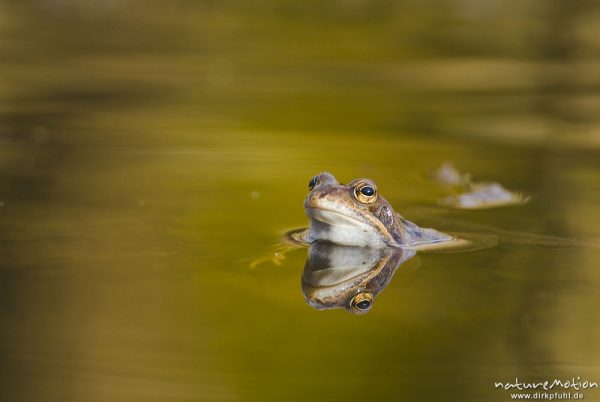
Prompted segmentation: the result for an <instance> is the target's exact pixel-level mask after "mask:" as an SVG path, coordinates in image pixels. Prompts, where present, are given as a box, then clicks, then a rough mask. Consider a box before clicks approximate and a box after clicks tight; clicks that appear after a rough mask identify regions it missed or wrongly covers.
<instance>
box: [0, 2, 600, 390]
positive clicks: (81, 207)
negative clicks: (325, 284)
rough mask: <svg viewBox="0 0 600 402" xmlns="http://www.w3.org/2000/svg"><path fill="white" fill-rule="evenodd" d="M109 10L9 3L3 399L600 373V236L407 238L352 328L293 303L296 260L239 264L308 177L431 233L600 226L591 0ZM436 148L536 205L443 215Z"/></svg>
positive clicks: (344, 319)
mask: <svg viewBox="0 0 600 402" xmlns="http://www.w3.org/2000/svg"><path fill="white" fill-rule="evenodd" d="M93 4H96V6H93ZM103 4H104V3H93V2H92V3H89V4H88V5H87V6H82V5H79V4H75V3H74V2H56V1H36V2H31V3H28V4H25V3H19V4H4V5H2V6H0V16H1V17H0V55H1V57H0V59H1V60H2V61H1V62H0V70H1V71H2V77H3V79H2V88H1V90H0V104H1V105H2V108H1V110H0V217H1V218H0V256H1V260H0V275H1V276H2V280H1V281H0V300H1V303H0V305H1V306H2V315H1V316H0V317H1V318H0V355H1V356H2V358H1V359H0V367H1V372H2V374H0V388H1V389H2V390H3V393H4V395H5V396H4V397H3V398H4V399H6V400H7V401H8V400H10V401H21V400H22V401H31V400H57V401H58V400H60V401H64V400H90V401H93V400H99V401H100V400H102V401H104V400H128V401H130V400H185V399H199V400H210V401H215V400H243V401H253V400H256V401H265V400H281V399H283V398H285V399H286V400H307V399H311V400H314V399H319V400H328V401H334V400H348V399H350V398H352V399H355V398H356V395H362V393H363V392H364V390H369V391H368V397H367V396H365V398H366V399H368V400H395V399H408V400H467V399H471V400H505V399H506V398H507V395H506V393H505V392H501V391H498V390H495V389H493V381H496V380H504V381H508V380H510V379H512V378H514V377H516V376H518V377H523V378H544V376H550V377H551V378H548V379H552V378H554V377H560V376H565V377H568V378H570V377H572V376H575V377H577V376H581V377H586V378H589V379H591V380H596V381H600V367H599V366H598V356H599V350H598V345H597V342H596V339H598V335H600V334H599V332H600V322H598V319H597V318H596V317H597V315H596V314H595V306H596V305H597V304H598V302H599V301H600V300H599V296H598V293H597V291H596V290H597V287H598V283H599V281H600V275H599V274H598V269H597V267H598V262H599V254H598V250H597V249H596V248H593V247H560V248H559V247H552V246H550V247H548V246H546V247H542V246H539V245H535V244H527V242H526V241H521V242H519V244H511V243H510V242H507V243H503V244H500V245H499V246H497V247H495V248H489V249H484V250H480V251H474V252H468V253H461V254H452V255H446V254H440V255H419V256H417V257H418V258H419V264H407V265H404V266H402V267H400V268H399V269H398V270H397V271H396V272H395V273H394V277H393V279H392V280H391V282H390V284H389V285H388V286H387V288H386V289H385V291H383V292H381V293H380V294H379V295H378V297H377V305H376V307H375V308H374V309H373V310H372V311H371V312H370V313H369V314H367V315H363V316H359V317H357V316H353V315H351V314H347V313H346V312H344V311H316V310H314V309H312V308H310V307H309V306H307V305H306V303H305V301H304V300H303V294H302V290H301V279H300V278H301V275H302V270H303V266H304V261H305V258H306V251H305V250H304V249H299V250H297V251H293V252H290V253H289V254H287V255H286V259H285V260H284V261H283V263H282V265H281V266H277V265H271V264H261V265H259V266H258V267H256V268H255V269H250V268H249V266H248V265H249V264H248V261H250V260H252V259H253V258H255V257H256V256H260V255H262V254H264V253H265V251H266V250H269V249H270V247H271V246H272V245H273V244H276V243H277V242H278V241H279V240H280V236H281V234H282V233H284V232H285V231H286V230H288V229H290V228H294V227H300V226H303V225H305V224H306V219H305V217H304V213H303V211H302V200H303V198H304V196H305V194H306V185H307V183H308V180H309V178H310V177H311V176H312V175H314V174H315V173H318V172H320V171H323V170H327V171H331V172H332V173H333V174H335V175H336V177H338V178H339V179H340V180H342V181H349V180H351V179H354V178H356V177H371V178H372V179H374V180H375V181H376V182H377V184H378V187H379V189H380V190H381V192H382V194H384V195H385V197H386V198H387V199H388V200H389V201H390V202H391V203H392V205H393V206H394V207H395V208H397V209H398V210H399V211H400V212H401V213H402V214H403V215H404V216H405V217H407V218H408V219H411V220H414V221H415V222H417V223H419V224H422V225H424V226H429V227H444V229H446V228H447V227H452V226H453V225H454V224H455V222H458V226H461V225H464V227H468V226H469V224H477V225H487V226H489V227H492V228H497V229H499V230H505V231H514V232H517V233H533V234H544V235H549V236H559V237H566V238H572V239H586V240H590V239H596V238H598V237H600V235H599V233H598V229H597V225H596V222H597V221H598V218H599V215H600V210H599V209H598V205H597V199H598V194H600V188H599V187H598V183H599V182H600V181H599V180H598V178H599V176H600V171H599V170H598V164H597V152H598V148H597V146H598V132H599V131H598V127H599V125H598V124H599V121H598V116H597V113H596V110H597V108H598V105H599V100H600V98H598V94H597V90H596V89H597V87H598V84H599V82H598V76H597V74H595V71H597V67H598V66H597V64H598V59H597V50H598V48H599V47H598V41H597V40H598V39H597V38H598V37H600V35H597V34H598V32H597V27H598V24H597V16H595V14H593V13H589V12H587V9H586V7H587V6H566V5H557V6H555V8H548V7H546V6H545V5H544V6H543V4H542V3H541V2H533V3H530V7H531V8H527V7H526V6H519V7H517V4H516V3H513V2H508V3H506V4H510V6H509V5H504V3H502V4H500V3H498V4H496V3H493V2H487V3H486V4H487V5H486V6H483V3H482V5H481V6H477V7H476V6H475V5H474V4H470V5H465V4H463V2H442V5H443V7H440V8H437V7H436V8H435V9H431V8H428V7H425V6H419V7H417V6H416V5H415V4H412V3H410V2H406V3H397V4H394V5H392V4H384V3H377V2H375V3H372V2H371V3H364V2H339V3H338V4H337V5H335V6H326V5H321V4H320V3H319V4H312V5H310V6H309V5H298V4H295V3H294V4H292V3H289V4H287V5H282V6H275V5H272V4H268V3H264V4H262V5H257V8H256V9H252V10H251V9H249V8H248V6H246V5H244V4H241V3H240V4H231V5H229V6H223V5H221V4H216V3H215V4H211V3H209V2H207V3H203V4H202V5H199V4H192V3H188V2H184V1H181V2H172V5H170V6H164V5H160V7H159V6H158V4H150V5H148V4H144V5H141V4H139V3H136V2H123V3H119V2H108V3H106V5H103ZM284 4H285V3H284ZM565 4H566V3H565ZM513 6H514V7H517V8H511V7H513ZM561 7H562V8H561ZM142 10H143V12H142ZM555 27H560V29H555ZM446 160H451V161H454V162H455V164H456V165H457V167H458V168H459V169H461V170H464V171H467V172H471V173H472V174H473V175H474V176H475V177H476V178H477V179H481V180H497V181H499V182H501V183H502V184H505V185H506V186H507V187H508V188H511V189H519V190H522V191H526V192H527V193H528V194H531V195H532V196H533V198H532V201H531V202H530V203H529V204H527V205H524V206H519V207H510V208H504V209H497V210H486V211H454V210H448V209H444V208H441V207H439V206H436V200H437V199H438V198H440V197H441V196H443V195H444V192H443V189H441V188H440V187H439V186H436V185H435V184H434V183H432V182H431V181H430V180H429V178H428V173H429V172H430V171H431V169H433V168H435V167H436V166H438V165H439V164H440V163H441V162H443V161H446ZM458 230H464V229H463V226H461V227H460V228H459V229H458ZM599 395H600V394H598V392H594V391H589V392H587V393H585V397H586V398H585V399H586V400H594V399H600V396H599Z"/></svg>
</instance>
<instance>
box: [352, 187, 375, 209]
mask: <svg viewBox="0 0 600 402" xmlns="http://www.w3.org/2000/svg"><path fill="white" fill-rule="evenodd" d="M354 194H355V195H356V198H357V199H358V200H359V201H360V202H364V203H365V204H370V203H372V202H374V201H375V200H376V199H377V189H376V188H375V187H374V186H372V185H370V184H366V183H363V184H359V185H358V186H356V188H355V189H354Z"/></svg>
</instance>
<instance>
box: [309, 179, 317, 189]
mask: <svg viewBox="0 0 600 402" xmlns="http://www.w3.org/2000/svg"><path fill="white" fill-rule="evenodd" d="M316 185H317V176H314V177H313V178H312V179H310V181H309V182H308V189H309V190H312V189H313V188H315V186H316Z"/></svg>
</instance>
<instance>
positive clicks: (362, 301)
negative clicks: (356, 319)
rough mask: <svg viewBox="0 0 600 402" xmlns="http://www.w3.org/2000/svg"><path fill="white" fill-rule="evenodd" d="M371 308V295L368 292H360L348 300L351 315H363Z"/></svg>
mask: <svg viewBox="0 0 600 402" xmlns="http://www.w3.org/2000/svg"><path fill="white" fill-rule="evenodd" d="M371 306H373V295H372V294H371V292H369V291H362V292H360V293H358V294H357V295H356V296H354V297H353V298H352V300H350V309H351V311H352V312H353V313H356V314H363V313H366V312H368V311H369V310H370V309H371Z"/></svg>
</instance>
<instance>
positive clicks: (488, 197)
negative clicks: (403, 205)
mask: <svg viewBox="0 0 600 402" xmlns="http://www.w3.org/2000/svg"><path fill="white" fill-rule="evenodd" d="M433 177H434V179H435V180H437V181H438V182H440V183H442V184H444V185H445V186H447V187H452V188H453V189H454V190H455V191H459V193H458V194H456V195H451V196H448V197H444V198H442V199H440V200H439V203H440V204H441V205H444V206H449V207H453V208H458V209H484V208H495V207H504V206H508V205H517V204H524V203H526V202H527V201H529V199H530V197H528V196H525V195H523V194H520V193H516V192H513V191H510V190H507V189H506V188H504V187H503V186H502V185H501V184H500V183H495V182H490V183H487V182H474V181H472V180H471V175H470V174H463V173H460V172H459V171H458V170H457V169H456V168H455V167H454V165H452V164H451V163H449V162H446V163H444V164H443V165H442V166H440V167H439V168H438V169H436V170H435V171H434V172H433Z"/></svg>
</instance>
